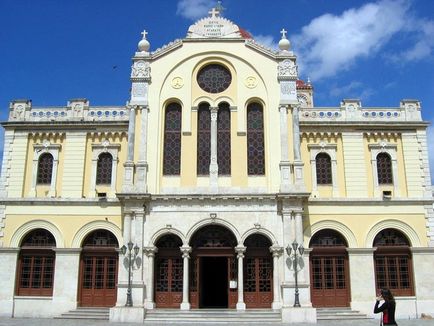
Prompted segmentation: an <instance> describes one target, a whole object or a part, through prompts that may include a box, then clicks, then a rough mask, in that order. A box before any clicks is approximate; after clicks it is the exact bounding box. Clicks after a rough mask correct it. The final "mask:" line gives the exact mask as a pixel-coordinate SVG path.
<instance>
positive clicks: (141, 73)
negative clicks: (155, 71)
mask: <svg viewBox="0 0 434 326" xmlns="http://www.w3.org/2000/svg"><path fill="white" fill-rule="evenodd" d="M131 77H132V78H149V77H151V67H150V66H149V62H146V61H143V60H140V61H136V62H134V64H133V65H132V66H131Z"/></svg>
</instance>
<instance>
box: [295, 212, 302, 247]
mask: <svg viewBox="0 0 434 326" xmlns="http://www.w3.org/2000/svg"><path fill="white" fill-rule="evenodd" d="M294 220H295V241H297V243H298V244H303V214H302V212H301V211H295V212H294Z"/></svg>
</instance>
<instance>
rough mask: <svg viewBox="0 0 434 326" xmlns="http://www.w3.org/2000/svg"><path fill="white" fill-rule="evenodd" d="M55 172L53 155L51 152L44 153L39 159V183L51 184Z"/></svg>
mask: <svg viewBox="0 0 434 326" xmlns="http://www.w3.org/2000/svg"><path fill="white" fill-rule="evenodd" d="M52 174H53V155H51V154H50V153H45V154H42V155H41V156H40V157H39V161H38V178H37V184H48V185H49V184H51V176H52Z"/></svg>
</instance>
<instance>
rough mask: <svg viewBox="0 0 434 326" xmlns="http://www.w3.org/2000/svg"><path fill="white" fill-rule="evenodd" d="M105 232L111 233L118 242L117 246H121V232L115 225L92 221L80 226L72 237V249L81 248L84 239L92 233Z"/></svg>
mask: <svg viewBox="0 0 434 326" xmlns="http://www.w3.org/2000/svg"><path fill="white" fill-rule="evenodd" d="M100 229H102V230H107V231H110V232H111V233H113V235H114V236H115V237H116V239H117V240H118V244H119V245H121V244H122V231H121V229H119V228H118V227H117V226H116V225H115V224H113V223H111V222H107V221H93V222H90V223H87V224H86V225H84V226H82V227H81V228H80V230H78V231H77V233H76V234H75V235H74V238H73V240H72V245H71V247H72V248H81V246H82V244H83V240H84V238H85V237H86V236H87V235H88V234H89V233H90V232H92V231H96V230H100Z"/></svg>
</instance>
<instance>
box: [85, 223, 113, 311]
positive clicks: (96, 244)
mask: <svg viewBox="0 0 434 326" xmlns="http://www.w3.org/2000/svg"><path fill="white" fill-rule="evenodd" d="M118 247H119V244H118V241H117V239H116V237H115V236H114V235H113V233H111V232H110V231H107V230H96V231H93V232H92V233H90V234H89V235H88V236H87V237H86V238H85V239H84V241H83V244H82V248H83V250H82V253H81V256H80V277H79V291H78V298H79V299H78V301H79V303H78V304H79V306H81V307H113V306H114V305H115V304H116V292H117V289H116V284H117V283H118V259H119V255H118V253H117V252H116V248H118Z"/></svg>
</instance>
